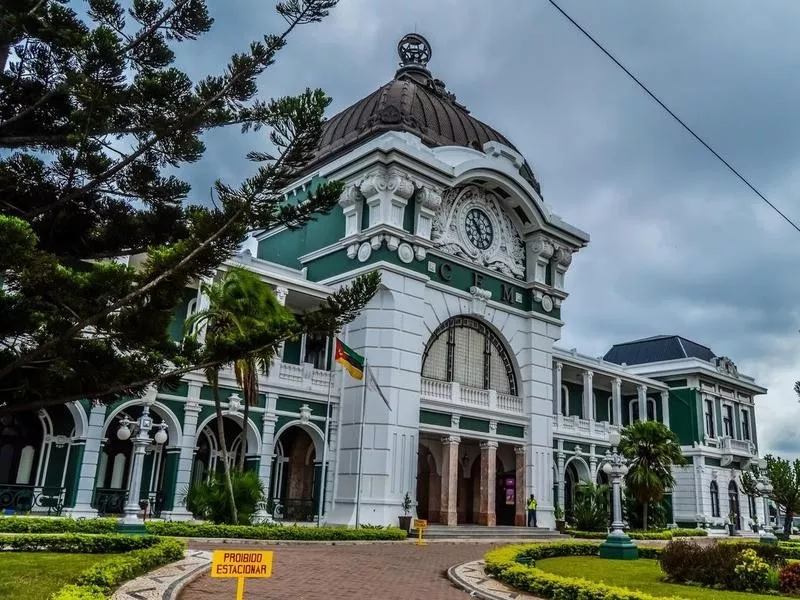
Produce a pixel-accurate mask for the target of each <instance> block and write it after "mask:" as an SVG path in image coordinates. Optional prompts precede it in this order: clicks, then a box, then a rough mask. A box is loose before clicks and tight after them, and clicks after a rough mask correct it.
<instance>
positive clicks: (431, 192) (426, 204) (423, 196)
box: [414, 187, 442, 240]
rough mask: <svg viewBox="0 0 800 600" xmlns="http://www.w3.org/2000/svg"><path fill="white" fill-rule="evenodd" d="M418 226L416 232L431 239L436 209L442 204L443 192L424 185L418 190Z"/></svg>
mask: <svg viewBox="0 0 800 600" xmlns="http://www.w3.org/2000/svg"><path fill="white" fill-rule="evenodd" d="M416 200H417V207H416V211H417V214H416V219H415V220H416V227H415V228H414V233H415V234H416V235H417V236H419V237H421V238H425V239H426V240H429V239H431V230H432V227H433V221H434V219H435V218H436V211H437V210H439V207H440V206H441V205H442V193H441V192H440V191H439V190H436V189H433V188H429V187H422V188H420V189H418V190H417V195H416Z"/></svg>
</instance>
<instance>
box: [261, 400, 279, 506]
mask: <svg viewBox="0 0 800 600" xmlns="http://www.w3.org/2000/svg"><path fill="white" fill-rule="evenodd" d="M266 396H267V403H266V409H265V410H264V415H263V417H262V421H261V457H260V459H259V464H258V478H259V479H260V480H261V481H262V482H263V483H264V488H265V490H264V491H265V492H266V494H267V498H271V497H272V461H273V459H274V458H275V423H277V422H278V415H276V414H275V407H276V405H277V402H278V395H277V394H274V393H268V394H267V395H266ZM259 517H261V518H266V519H268V520H269V519H270V518H271V517H272V515H267V514H266V513H265V514H263V515H259Z"/></svg>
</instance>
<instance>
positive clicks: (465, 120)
mask: <svg viewBox="0 0 800 600" xmlns="http://www.w3.org/2000/svg"><path fill="white" fill-rule="evenodd" d="M409 45H410V46H409ZM398 51H399V54H400V58H401V63H400V64H401V68H400V69H399V70H398V71H397V73H396V74H395V77H394V79H393V80H392V81H390V82H389V83H387V84H386V85H383V86H381V87H380V88H378V89H377V90H375V91H374V92H372V93H371V94H370V95H369V96H367V97H366V98H363V99H362V100H359V101H358V102H356V103H355V104H353V105H352V106H350V107H348V108H346V109H344V110H343V111H342V112H340V113H338V114H337V115H334V116H333V117H331V118H330V119H329V120H328V121H327V122H326V123H325V129H324V132H323V135H322V140H321V142H320V146H319V149H318V150H317V153H316V156H315V158H314V160H313V161H312V165H313V166H318V165H321V164H324V163H327V162H329V161H331V160H332V159H334V158H336V157H337V156H340V155H342V154H344V153H345V152H347V151H349V150H350V149H352V148H354V147H355V146H358V145H361V144H363V143H364V142H366V141H368V140H370V139H372V138H374V137H377V136H379V135H381V134H383V133H385V132H387V131H407V132H409V133H412V134H414V135H416V136H419V138H420V139H421V140H422V142H423V143H424V144H425V145H426V146H430V147H436V146H464V147H467V148H474V149H476V150H481V151H482V150H483V145H484V144H485V143H486V142H491V141H496V142H500V143H501V144H504V145H506V146H508V147H510V148H513V149H514V150H515V151H517V149H516V148H515V147H514V145H513V144H512V143H511V142H510V141H509V140H508V138H506V137H505V136H504V135H503V134H501V133H500V132H498V131H497V130H495V129H494V128H492V127H490V126H488V125H487V124H486V123H483V122H482V121H479V120H478V119H476V118H475V117H473V116H472V115H470V113H469V110H467V108H466V107H464V106H463V105H461V104H459V103H458V102H457V101H456V98H455V95H454V94H452V93H450V92H448V91H447V89H445V86H444V82H442V81H441V80H439V79H434V78H433V77H432V76H431V74H430V72H429V71H428V70H427V68H426V66H427V60H428V59H429V58H430V55H431V50H430V46H429V45H428V42H427V41H425V38H423V37H422V36H419V35H417V34H409V35H407V36H405V37H404V38H403V39H402V40H401V41H400V44H399V46H398ZM520 174H521V175H522V176H523V177H524V178H525V179H526V180H527V181H528V182H529V183H530V184H531V185H532V186H533V188H534V189H535V190H536V191H537V193H540V194H541V190H540V188H539V183H538V182H537V181H536V178H535V177H534V174H533V171H532V170H531V168H530V166H529V165H528V163H527V162H525V163H524V164H523V166H522V168H521V169H520Z"/></svg>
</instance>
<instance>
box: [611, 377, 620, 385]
mask: <svg viewBox="0 0 800 600" xmlns="http://www.w3.org/2000/svg"><path fill="white" fill-rule="evenodd" d="M611 383H613V384H614V385H615V386H617V387H622V379H620V378H619V377H614V379H612V380H611Z"/></svg>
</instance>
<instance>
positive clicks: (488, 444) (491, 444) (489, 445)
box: [480, 440, 497, 450]
mask: <svg viewBox="0 0 800 600" xmlns="http://www.w3.org/2000/svg"><path fill="white" fill-rule="evenodd" d="M480 448H481V450H491V449H492V448H497V442H495V441H494V440H487V441H485V442H481V444H480Z"/></svg>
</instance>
